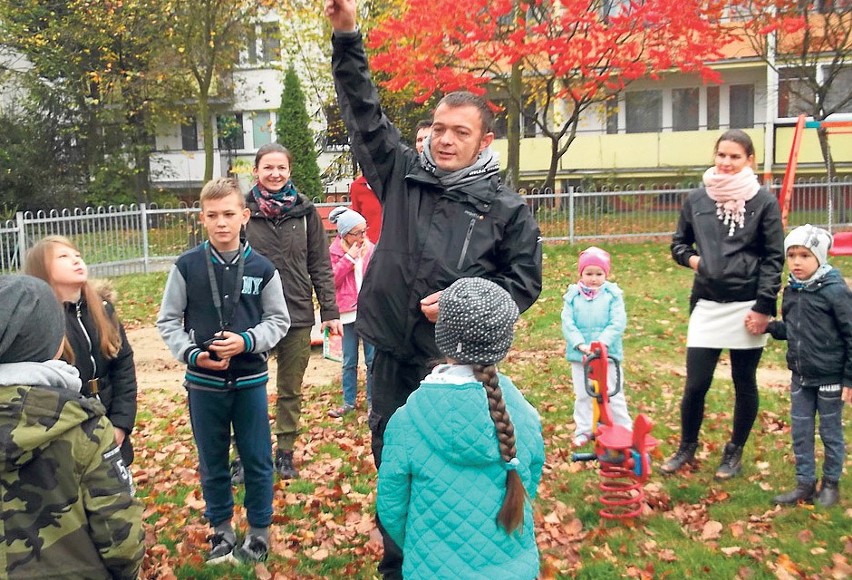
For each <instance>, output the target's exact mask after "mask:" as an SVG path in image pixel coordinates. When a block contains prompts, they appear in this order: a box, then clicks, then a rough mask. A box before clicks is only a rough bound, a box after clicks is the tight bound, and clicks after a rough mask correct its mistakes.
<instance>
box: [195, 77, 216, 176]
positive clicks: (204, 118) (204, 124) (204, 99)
mask: <svg viewBox="0 0 852 580" xmlns="http://www.w3.org/2000/svg"><path fill="white" fill-rule="evenodd" d="M198 116H199V118H200V120H201V136H202V141H203V142H204V183H207V182H208V181H210V180H211V179H213V119H211V118H210V104H209V102H208V95H207V93H206V92H204V91H202V92H200V93H199V95H198Z"/></svg>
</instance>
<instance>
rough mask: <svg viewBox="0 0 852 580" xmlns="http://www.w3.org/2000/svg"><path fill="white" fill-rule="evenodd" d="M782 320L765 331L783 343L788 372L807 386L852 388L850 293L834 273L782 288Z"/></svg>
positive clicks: (837, 273) (851, 299)
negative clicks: (837, 385)
mask: <svg viewBox="0 0 852 580" xmlns="http://www.w3.org/2000/svg"><path fill="white" fill-rule="evenodd" d="M781 313H782V316H783V317H784V319H783V320H773V321H772V322H770V323H769V326H768V327H767V329H766V331H767V332H769V333H770V334H771V335H772V337H773V338H775V339H777V340H786V341H787V368H789V369H790V370H791V371H793V374H795V375H797V376H798V377H799V382H800V384H801V385H802V386H805V387H820V386H823V385H835V384H841V385H842V386H844V387H852V291H850V290H849V286H847V285H846V281H845V280H843V277H842V276H841V275H840V272H839V271H837V269H832V270H830V271H829V272H828V273H827V274H826V275H825V276H823V277H822V278H820V279H819V280H816V281H815V282H814V283H813V284H811V285H810V286H807V287H803V288H794V287H793V286H792V285H789V286H787V287H786V288H784V298H783V300H782V302H781Z"/></svg>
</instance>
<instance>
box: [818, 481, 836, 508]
mask: <svg viewBox="0 0 852 580" xmlns="http://www.w3.org/2000/svg"><path fill="white" fill-rule="evenodd" d="M839 501H840V486H839V483H838V482H837V481H831V480H829V479H823V480H822V486H820V488H819V493H818V494H817V503H819V505H821V506H822V507H831V506H833V505H834V504H836V503H837V502H839Z"/></svg>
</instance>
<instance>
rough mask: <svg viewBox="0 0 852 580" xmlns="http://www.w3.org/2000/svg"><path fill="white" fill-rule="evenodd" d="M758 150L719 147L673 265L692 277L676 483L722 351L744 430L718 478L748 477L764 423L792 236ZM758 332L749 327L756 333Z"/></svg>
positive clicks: (741, 136) (682, 229) (691, 451)
mask: <svg viewBox="0 0 852 580" xmlns="http://www.w3.org/2000/svg"><path fill="white" fill-rule="evenodd" d="M753 163H754V145H753V144H752V141H751V138H750V137H749V136H748V135H747V134H746V133H745V132H743V131H740V130H738V129H731V130H729V131H726V132H725V133H723V134H722V136H721V137H720V138H719V140H718V141H717V142H716V147H715V164H714V166H713V167H711V168H710V169H708V170H707V171H706V172H705V173H704V178H703V182H704V184H703V186H702V187H699V188H698V189H695V190H693V191H692V192H690V193H689V195H688V196H687V198H686V201H685V202H684V205H683V208H682V209H681V212H680V219H679V220H678V226H677V231H676V232H675V234H674V236H673V237H672V244H671V253H672V258H674V260H675V261H676V262H677V263H678V264H680V265H681V266H684V267H687V268H692V269H693V270H694V271H695V278H694V281H693V285H692V294H691V296H690V300H689V306H690V318H689V331H688V334H687V340H686V346H687V351H686V386H685V388H684V393H683V399H682V400H681V407H680V411H681V441H680V445H679V447H678V450H677V452H676V453H675V454H674V455H673V456H672V457H671V458H669V460H668V461H666V462H665V463H664V464H663V465H662V466H661V467H660V470H661V471H662V472H663V473H667V474H671V473H674V472H676V471H678V470H679V469H681V468H682V467H683V466H684V465H685V464H687V463H691V462H692V461H693V460H694V458H695V452H696V450H697V448H698V433H699V431H700V429H701V422H702V420H703V418H704V399H705V396H706V395H707V391H708V390H709V389H710V385H711V382H712V380H713V372H714V371H715V369H716V363H717V362H718V360H719V356H720V354H721V352H722V349H724V348H727V349H729V350H730V353H731V378H732V380H733V383H734V391H735V403H734V424H733V433H732V434H731V439H730V441H729V442H728V443H727V444H726V445H725V448H724V451H723V455H722V461H721V464H720V465H719V468H718V469H717V470H716V478H717V479H721V480H724V479H730V478H731V477H734V476H735V475H737V474H738V473H739V472H740V470H741V469H742V453H743V447H744V445H745V443H746V441H747V440H748V436H749V434H750V432H751V428H752V425H753V424H754V420H755V418H756V417H757V408H758V394H757V365H758V363H759V362H760V357H761V355H762V354H763V347H764V345H765V344H766V337H765V336H762V333H763V331H764V330H765V328H766V325H767V323H768V322H769V319H770V318H771V317H772V316H774V315H775V313H776V296H777V294H778V290H779V289H780V287H781V270H782V268H783V266H784V230H783V228H782V225H781V214H780V211H779V209H778V202H777V200H776V199H775V196H774V195H772V194H771V193H770V192H769V190H768V189H766V188H764V187H761V186H760V185H759V184H758V182H757V177H756V176H755V174H754V171H753V170H752V164H753ZM746 325H748V326H749V328H750V329H751V330H749V328H747V326H746Z"/></svg>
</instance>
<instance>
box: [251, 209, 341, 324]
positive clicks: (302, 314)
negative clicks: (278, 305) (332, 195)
mask: <svg viewBox="0 0 852 580" xmlns="http://www.w3.org/2000/svg"><path fill="white" fill-rule="evenodd" d="M246 205H247V206H248V208H249V210H251V218H250V219H249V222H248V224H247V225H246V239H247V240H248V242H249V244H251V246H252V247H253V248H254V249H255V250H256V251H258V252H259V253H260V254H261V255H262V256H264V257H265V258H266V259H267V260H269V261H270V262H272V264H273V265H274V266H275V268H276V269H277V270H278V273H279V274H280V275H281V285H282V286H283V288H284V298H286V299H287V309H288V310H289V311H290V327H291V328H305V327H307V326H313V325H314V322H315V321H314V302H313V293H314V292H316V295H317V302H319V309H320V319H321V320H322V321H323V322H325V321H326V320H333V319H335V318H340V311H339V310H338V308H337V300H335V295H334V274H333V273H332V271H331V258H329V255H328V246H329V240H328V237H327V236H326V233H325V229H324V228H323V226H322V219H321V218H320V216H319V214H318V213H317V209H316V206H315V205H314V204H313V202H311V200H309V199H308V198H307V196H305V195H303V194H301V193H300V194H299V196H298V199H297V201H296V204H295V205H294V206H293V207H292V208H291V209H290V211H288V212H286V213H284V214H282V215H281V217H279V218H269V217H266V216H265V215H263V213H261V211H260V208H258V206H257V202H255V200H254V197H252V195H251V192H249V194H248V195H247V196H246Z"/></svg>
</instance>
